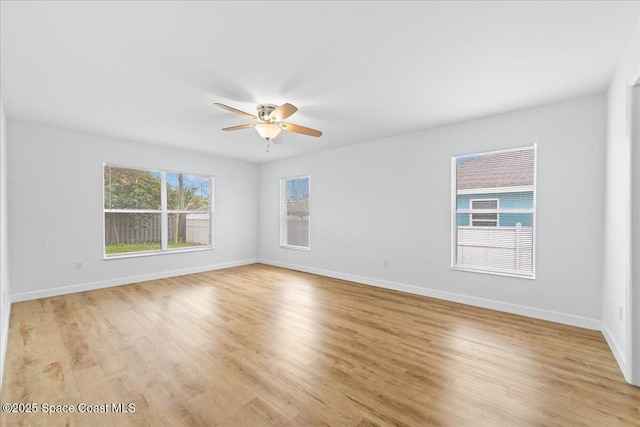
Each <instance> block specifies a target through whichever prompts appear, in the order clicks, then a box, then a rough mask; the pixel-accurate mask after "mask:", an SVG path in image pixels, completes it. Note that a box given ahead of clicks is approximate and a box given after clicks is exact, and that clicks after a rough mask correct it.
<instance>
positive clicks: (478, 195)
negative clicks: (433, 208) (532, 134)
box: [451, 145, 536, 278]
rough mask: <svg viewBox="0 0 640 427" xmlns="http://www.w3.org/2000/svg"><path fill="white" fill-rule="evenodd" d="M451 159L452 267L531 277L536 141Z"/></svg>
mask: <svg viewBox="0 0 640 427" xmlns="http://www.w3.org/2000/svg"><path fill="white" fill-rule="evenodd" d="M451 165H452V196H451V205H452V213H453V215H452V220H451V222H452V236H451V238H452V244H451V248H452V249H451V265H452V268H453V269H454V270H465V271H476V272H483V273H493V274H503V275H513V276H521V277H529V278H533V277H535V233H534V231H535V213H536V208H535V204H536V190H535V182H536V176H535V171H536V146H535V145H533V146H529V147H524V148H517V149H512V150H503V151H494V152H490V153H481V154H471V155H465V156H458V157H454V158H453V159H452V162H451Z"/></svg>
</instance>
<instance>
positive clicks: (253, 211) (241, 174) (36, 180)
mask: <svg viewBox="0 0 640 427" xmlns="http://www.w3.org/2000/svg"><path fill="white" fill-rule="evenodd" d="M7 140H8V150H9V153H8V155H9V158H10V164H9V200H10V201H11V203H10V207H9V215H10V218H11V240H10V244H9V250H10V253H11V271H10V278H11V292H12V300H13V301H14V302H15V301H20V300H25V299H32V298H37V297H43V296H48V295H56V294H61V293H66V292H74V291H80V290H84V289H93V288H97V287H104V286H110V285H116V284H123V283H131V282H135V281H140V280H145V279H149V278H155V277H165V276H170V275H176V274H185V273H188V272H193V271H204V270H210V269H214V268H219V267H224V266H231V265H238V264H242V263H248V262H255V259H256V255H257V247H256V242H257V169H258V168H257V166H256V165H255V164H251V163H245V162H240V161H235V160H229V159H223V158H217V157H212V156H208V155H204V154H199V153H188V152H185V151H180V150H175V149H169V148H161V147H157V146H151V145H145V144H141V143H136V142H131V141H124V140H119V139H114V138H107V137H101V136H96V135H91V134H85V133H78V132H74V131H70V130H63V129H58V128H53V127H49V126H44V125H38V124H31V123H24V122H17V121H13V120H8V132H7ZM103 162H106V163H112V164H117V165H125V166H134V167H144V168H159V169H169V170H177V171H183V172H191V173H197V174H211V175H214V176H215V178H216V181H215V203H216V211H215V223H214V227H215V230H214V238H215V246H216V247H215V249H214V250H210V251H200V252H189V253H177V254H163V255H157V256H147V257H137V258H127V259H109V260H104V259H103V256H102V254H103V247H102V244H103V237H102V236H103V229H102V227H103V225H102V224H103V219H102V217H103V213H102V207H103V200H102V185H103V184H102V175H103V171H102V165H103ZM76 262H82V264H83V270H80V271H78V270H76V269H75V263H76Z"/></svg>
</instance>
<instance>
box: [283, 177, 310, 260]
mask: <svg viewBox="0 0 640 427" xmlns="http://www.w3.org/2000/svg"><path fill="white" fill-rule="evenodd" d="M309 180H310V178H309V177H308V176H302V177H295V178H283V179H281V180H280V246H282V247H285V248H292V249H309V193H310V191H309Z"/></svg>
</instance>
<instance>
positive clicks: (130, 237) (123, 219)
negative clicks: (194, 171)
mask: <svg viewBox="0 0 640 427" xmlns="http://www.w3.org/2000/svg"><path fill="white" fill-rule="evenodd" d="M212 190H213V177H210V176H202V175H191V174H186V173H181V172H166V171H160V170H144V169H133V168H126V167H121V166H113V165H104V254H105V256H106V257H114V256H122V255H134V254H149V253H162V252H164V251H167V252H168V251H176V250H194V249H203V248H211V247H212V246H213V233H212V229H213V227H212V223H213V192H212Z"/></svg>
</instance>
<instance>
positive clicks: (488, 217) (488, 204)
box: [470, 199, 498, 227]
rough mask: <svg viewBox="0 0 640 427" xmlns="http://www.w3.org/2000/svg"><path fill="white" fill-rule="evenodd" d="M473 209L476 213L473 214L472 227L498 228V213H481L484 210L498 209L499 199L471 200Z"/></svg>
mask: <svg viewBox="0 0 640 427" xmlns="http://www.w3.org/2000/svg"><path fill="white" fill-rule="evenodd" d="M471 209H472V210H473V211H474V213H472V214H471V224H470V225H471V226H472V227H497V226H498V213H497V212H492V213H491V212H490V213H480V211H482V209H492V210H497V209H498V199H475V200H474V199H471Z"/></svg>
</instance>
